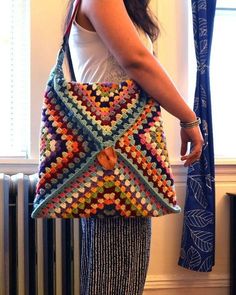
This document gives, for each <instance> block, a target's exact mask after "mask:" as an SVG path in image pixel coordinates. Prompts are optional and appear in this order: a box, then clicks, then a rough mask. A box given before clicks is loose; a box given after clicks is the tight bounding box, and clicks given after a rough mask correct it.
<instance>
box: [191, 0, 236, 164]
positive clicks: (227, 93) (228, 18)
mask: <svg viewBox="0 0 236 295" xmlns="http://www.w3.org/2000/svg"><path fill="white" fill-rule="evenodd" d="M190 14H191V13H190ZM189 27H190V30H189V33H190V34H189V35H190V36H189V44H190V51H189V52H190V59H189V60H190V62H189V64H190V67H189V73H190V81H191V85H190V88H191V97H192V96H193V93H194V90H193V89H194V87H195V85H193V84H194V83H195V75H196V73H195V70H196V68H195V67H193V62H195V61H194V60H195V55H194V48H193V41H192V40H193V39H192V38H193V36H192V19H191V20H190V26H189ZM235 28H236V0H217V8H216V14H215V23H214V34H213V42H212V50H211V64H210V75H211V100H212V116H213V128H214V129H213V132H214V150H215V157H216V158H223V159H224V158H234V159H235V158H236V137H235V130H234V129H235V120H234V118H235V109H236V97H235V87H236V80H235V69H236V38H235Z"/></svg>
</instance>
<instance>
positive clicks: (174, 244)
mask: <svg viewBox="0 0 236 295" xmlns="http://www.w3.org/2000/svg"><path fill="white" fill-rule="evenodd" d="M66 2H67V1H66V0H50V1H46V0H41V1H37V0H32V1H31V5H32V67H31V71H32V89H31V90H32V91H31V93H32V132H31V148H32V158H33V159H37V157H38V150H37V148H38V142H37V140H38V137H37V134H38V132H39V122H40V111H39V110H40V108H41V103H42V97H43V91H44V87H45V83H46V80H47V77H48V74H49V71H50V69H51V67H52V65H53V64H54V62H55V58H56V54H57V50H58V48H59V44H60V40H61V28H62V16H63V15H64V12H65V7H66V4H65V3H66ZM187 2H188V1H187V0H152V8H153V9H155V11H157V8H158V18H159V20H160V23H161V36H160V38H159V40H158V44H157V47H158V57H159V59H160V61H161V63H162V64H163V65H164V66H165V68H166V69H167V71H168V72H169V74H170V75H171V77H172V79H173V80H174V81H175V83H176V85H177V87H178V89H179V90H180V92H181V93H182V94H183V96H184V97H185V98H187V97H188V80H187V68H188V65H187V16H186V12H187V8H186V6H187ZM163 113H164V120H165V128H166V134H167V140H168V146H169V153H170V158H171V160H172V163H173V172H174V175H175V178H176V187H177V193H178V200H179V204H180V206H181V207H182V208H183V205H184V200H185V181H186V169H184V168H183V166H182V163H180V161H179V150H180V140H179V135H178V134H179V126H178V124H179V123H178V121H177V120H176V119H175V118H174V117H172V116H170V115H169V114H168V113H166V112H163ZM34 168H36V166H35V167H34ZM216 175H217V177H216V210H217V212H216V213H217V215H216V222H217V224H216V266H215V267H214V268H213V271H212V272H210V273H197V272H193V271H189V270H186V269H184V268H182V267H180V266H178V265H177V261H178V257H179V251H180V241H181V235H182V222H183V212H182V213H180V214H177V215H174V214H171V215H169V216H168V215H167V216H163V217H162V218H156V219H153V223H152V224H153V226H152V244H151V256H150V264H149V270H148V276H147V281H146V288H145V293H144V294H145V295H149V294H150V295H153V294H155V295H156V294H160V295H172V294H173V295H177V294H183V295H184V294H192V295H195V294H198V295H201V294H204V295H211V294H214V295H226V294H228V292H229V203H228V198H227V197H225V192H227V191H234V192H235V191H236V179H235V175H236V168H235V166H233V165H217V167H216Z"/></svg>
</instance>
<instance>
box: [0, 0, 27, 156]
mask: <svg viewBox="0 0 236 295" xmlns="http://www.w3.org/2000/svg"><path fill="white" fill-rule="evenodd" d="M29 4H30V1H29V0H8V1H4V2H2V3H1V10H0V46H1V74H0V77H1V95H0V106H1V107H0V126H1V133H0V134H1V144H0V157H1V158H8V157H14V158H16V157H22V158H27V155H28V146H29V131H30V119H29V105H30V99H29V97H30V37H29V35H30V21H29Z"/></svg>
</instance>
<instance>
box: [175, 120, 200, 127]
mask: <svg viewBox="0 0 236 295" xmlns="http://www.w3.org/2000/svg"><path fill="white" fill-rule="evenodd" d="M200 124H201V118H199V117H197V119H196V120H195V121H192V122H182V121H180V126H181V127H182V128H192V127H195V126H198V125H200Z"/></svg>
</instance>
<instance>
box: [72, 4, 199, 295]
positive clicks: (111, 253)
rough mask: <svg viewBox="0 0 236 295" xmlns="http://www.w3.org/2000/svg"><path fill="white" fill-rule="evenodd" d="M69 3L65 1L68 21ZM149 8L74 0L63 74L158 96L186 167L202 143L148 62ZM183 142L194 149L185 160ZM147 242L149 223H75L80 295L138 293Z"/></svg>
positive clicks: (154, 29) (154, 32) (160, 72)
mask: <svg viewBox="0 0 236 295" xmlns="http://www.w3.org/2000/svg"><path fill="white" fill-rule="evenodd" d="M76 2H77V1H76V0H75V1H71V2H70V8H71V9H70V12H69V13H68V17H67V20H69V19H70V15H71V12H72V10H73V8H74V7H75V3H76ZM148 2H149V1H148V0H81V1H80V5H79V7H78V10H77V13H76V18H75V20H74V22H73V25H72V29H71V34H70V37H69V52H70V54H69V55H68V58H69V61H71V63H70V65H71V67H70V71H71V75H72V77H73V76H74V78H75V79H76V80H77V81H80V82H106V81H108V82H115V83H119V82H120V81H122V80H125V79H130V78H131V79H134V80H135V81H136V82H137V83H138V84H139V85H140V86H141V87H142V88H143V89H144V90H145V91H146V92H147V93H149V94H150V95H151V96H152V97H154V98H158V101H159V103H160V104H161V106H162V107H163V108H165V109H166V110H167V111H168V112H169V113H171V114H172V115H173V116H175V117H177V118H178V119H179V120H180V121H181V122H184V123H187V125H186V124H184V125H183V127H182V128H181V140H182V146H181V160H182V161H185V162H184V166H189V165H190V164H192V163H193V162H195V161H197V160H198V159H199V157H200V155H201V150H202V145H203V139H202V135H201V132H200V129H199V126H198V122H197V118H196V115H195V113H194V112H193V111H192V110H191V109H190V108H189V107H188V105H187V104H186V103H185V102H184V100H183V98H182V97H181V95H180V93H179V92H178V90H177V89H176V87H175V85H174V84H173V82H172V81H171V79H170V78H169V76H168V75H167V73H166V72H165V70H164V69H163V68H162V66H161V65H160V63H159V62H158V60H157V59H156V58H155V57H154V56H153V47H152V41H154V40H155V39H156V38H157V36H158V32H159V29H158V26H157V24H156V22H155V21H154V18H153V17H152V16H151V14H150V12H149V10H148V8H147V5H148ZM73 4H74V5H73ZM72 67H73V68H72ZM73 70H74V71H73ZM73 72H74V73H73ZM192 122H194V123H193V124H192ZM188 123H189V124H188ZM192 125H193V126H192ZM191 126H192V127H191ZM185 127H188V128H185ZM189 127H190V128H189ZM188 142H191V143H192V145H193V149H192V151H191V152H190V153H189V154H186V152H187V143H188ZM150 241H151V219H150V218H143V217H140V218H134V219H133V218H130V219H129V218H127V219H124V218H117V219H110V220H109V219H90V218H88V219H83V218H82V219H81V251H80V253H81V278H80V282H81V295H112V294H114V295H136V294H137V295H140V294H142V293H143V289H144V284H145V278H146V274H147V268H148V263H149V253H150Z"/></svg>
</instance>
